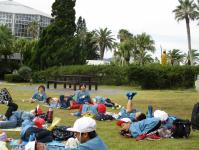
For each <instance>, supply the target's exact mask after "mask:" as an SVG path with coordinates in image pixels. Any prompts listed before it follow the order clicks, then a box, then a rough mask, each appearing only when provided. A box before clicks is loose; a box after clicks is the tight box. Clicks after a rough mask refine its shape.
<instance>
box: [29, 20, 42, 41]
mask: <svg viewBox="0 0 199 150" xmlns="http://www.w3.org/2000/svg"><path fill="white" fill-rule="evenodd" d="M39 30H40V27H39V24H38V22H37V21H32V22H30V23H29V24H28V27H27V32H28V33H29V34H30V35H31V36H32V38H33V39H37V38H38V37H39Z"/></svg>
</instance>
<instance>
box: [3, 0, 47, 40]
mask: <svg viewBox="0 0 199 150" xmlns="http://www.w3.org/2000/svg"><path fill="white" fill-rule="evenodd" d="M33 21H36V22H37V23H38V24H39V28H38V33H40V32H41V31H42V30H43V29H44V28H45V27H47V26H48V25H49V24H50V21H51V16H50V15H48V14H45V13H43V12H41V11H38V10H36V9H33V8H30V7H28V6H25V5H22V4H20V3H18V2H15V1H13V0H7V1H0V25H7V26H8V27H9V28H10V29H11V31H12V34H13V35H14V36H16V37H25V38H32V35H31V34H30V33H28V32H27V28H28V25H29V23H31V22H33Z"/></svg>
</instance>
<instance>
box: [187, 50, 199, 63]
mask: <svg viewBox="0 0 199 150" xmlns="http://www.w3.org/2000/svg"><path fill="white" fill-rule="evenodd" d="M191 55H192V59H193V65H196V64H197V63H198V62H199V53H198V50H196V49H192V50H191ZM186 59H187V61H186V64H188V62H189V54H188V55H187V56H186Z"/></svg>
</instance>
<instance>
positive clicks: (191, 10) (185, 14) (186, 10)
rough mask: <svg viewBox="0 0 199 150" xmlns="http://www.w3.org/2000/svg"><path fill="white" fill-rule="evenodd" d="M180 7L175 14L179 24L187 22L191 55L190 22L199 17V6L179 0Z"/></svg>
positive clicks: (189, 1) (187, 0)
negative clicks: (198, 9) (198, 8)
mask: <svg viewBox="0 0 199 150" xmlns="http://www.w3.org/2000/svg"><path fill="white" fill-rule="evenodd" d="M178 1H179V3H180V5H178V6H177V7H176V9H175V10H173V12H174V13H175V19H176V20H177V21H178V22H179V21H182V20H185V22H186V28H187V39H188V49H189V52H188V53H189V54H191V32H190V24H189V23H190V20H195V19H196V18H197V17H198V16H199V12H198V11H197V5H196V4H195V3H194V0H178ZM189 57H190V59H189V60H190V63H191V65H193V58H192V55H189Z"/></svg>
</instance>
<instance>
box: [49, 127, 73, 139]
mask: <svg viewBox="0 0 199 150" xmlns="http://www.w3.org/2000/svg"><path fill="white" fill-rule="evenodd" d="M67 128H69V127H66V126H57V127H55V128H54V129H53V130H52V133H53V137H54V139H55V140H56V141H67V140H68V139H69V138H71V137H73V135H74V134H73V132H70V131H67Z"/></svg>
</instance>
